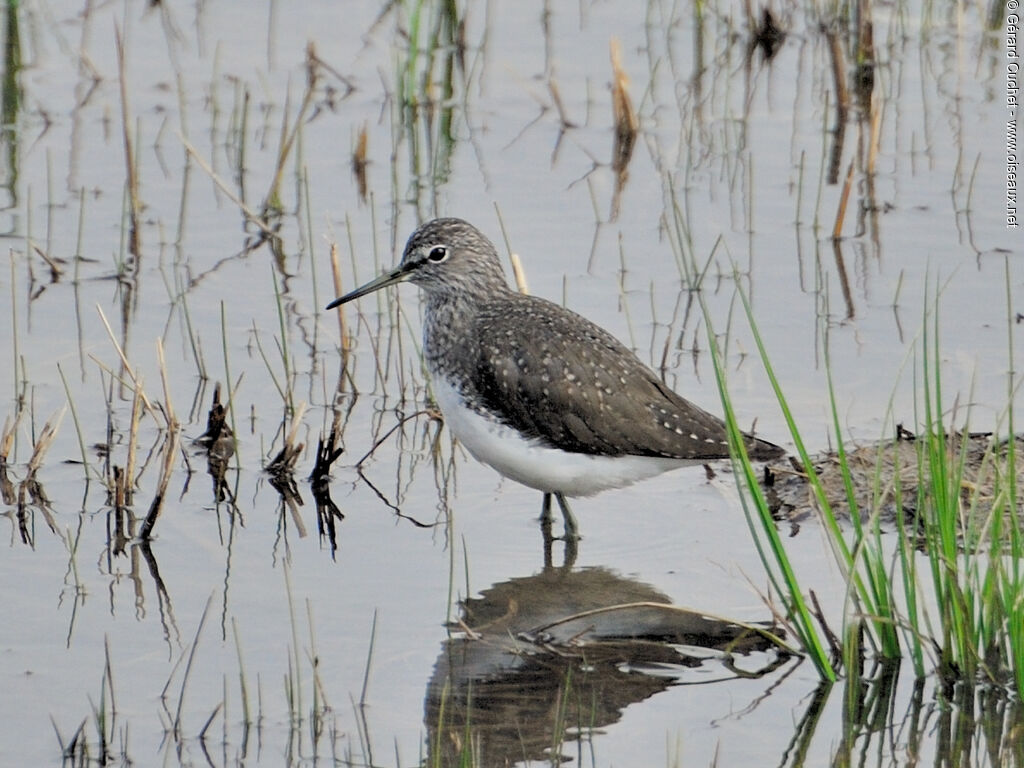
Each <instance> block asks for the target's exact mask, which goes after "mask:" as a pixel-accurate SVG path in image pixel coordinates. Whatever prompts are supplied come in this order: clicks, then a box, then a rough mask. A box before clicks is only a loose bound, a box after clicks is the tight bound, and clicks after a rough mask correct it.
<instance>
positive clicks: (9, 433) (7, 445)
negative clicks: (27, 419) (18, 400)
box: [0, 408, 24, 465]
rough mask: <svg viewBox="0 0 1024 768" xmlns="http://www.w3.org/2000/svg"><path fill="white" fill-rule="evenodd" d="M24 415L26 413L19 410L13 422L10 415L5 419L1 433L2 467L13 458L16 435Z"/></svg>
mask: <svg viewBox="0 0 1024 768" xmlns="http://www.w3.org/2000/svg"><path fill="white" fill-rule="evenodd" d="M22 413H24V411H22V410H21V409H20V408H19V409H18V412H17V413H16V414H15V415H14V419H13V420H12V419H11V416H10V414H8V415H7V416H6V417H5V418H4V428H3V430H2V431H0V465H3V464H6V463H7V460H8V459H9V458H10V456H11V450H12V449H13V448H14V433H15V432H16V431H17V429H18V423H19V422H20V421H21V414H22Z"/></svg>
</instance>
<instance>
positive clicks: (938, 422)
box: [705, 275, 1024, 691]
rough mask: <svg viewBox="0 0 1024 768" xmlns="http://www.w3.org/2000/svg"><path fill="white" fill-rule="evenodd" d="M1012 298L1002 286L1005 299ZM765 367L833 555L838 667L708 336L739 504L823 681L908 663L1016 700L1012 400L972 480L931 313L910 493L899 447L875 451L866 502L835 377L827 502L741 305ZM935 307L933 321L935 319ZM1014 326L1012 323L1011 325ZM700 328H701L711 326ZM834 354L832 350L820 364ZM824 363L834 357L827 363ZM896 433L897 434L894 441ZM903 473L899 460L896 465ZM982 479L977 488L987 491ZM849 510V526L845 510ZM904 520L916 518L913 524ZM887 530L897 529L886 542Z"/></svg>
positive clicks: (1023, 612)
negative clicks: (837, 578)
mask: <svg viewBox="0 0 1024 768" xmlns="http://www.w3.org/2000/svg"><path fill="white" fill-rule="evenodd" d="M1009 284H1010V281H1009V275H1007V285H1009ZM740 296H741V300H742V304H743V307H744V310H745V312H746V315H747V318H748V320H749V322H750V326H751V329H752V332H753V336H754V339H755V342H756V345H757V349H758V353H759V354H760V357H761V361H762V363H763V365H764V366H765V371H766V372H767V375H768V379H769V381H770V383H771V386H772V389H773V391H774V393H775V395H776V398H777V400H778V402H779V405H780V407H781V409H782V412H783V415H784V417H785V420H786V423H787V425H788V427H789V430H790V434H791V437H792V440H793V443H794V445H795V448H796V456H797V458H798V460H799V463H800V465H801V466H802V468H803V471H804V473H805V474H806V478H807V483H808V485H809V488H810V491H811V493H812V494H813V497H814V500H815V507H816V510H817V513H818V515H819V519H820V522H821V524H822V527H823V529H824V532H825V535H826V539H827V540H828V542H829V545H830V547H831V550H832V553H833V555H834V557H835V558H836V561H837V563H838V564H839V566H840V568H841V572H842V574H843V576H844V577H845V579H846V582H847V585H848V588H847V591H846V604H845V605H844V610H843V624H844V625H843V629H842V632H841V633H839V634H840V637H838V638H836V637H829V642H830V643H831V645H832V647H833V651H835V652H834V653H832V654H831V655H829V654H827V653H826V650H825V648H826V645H827V644H826V642H824V641H823V639H822V634H823V629H824V628H823V627H822V626H821V625H820V623H819V622H816V621H815V620H814V618H815V617H813V616H812V613H811V611H810V610H809V609H808V599H807V598H806V597H805V593H806V592H807V591H808V590H806V589H805V587H804V585H801V583H800V582H799V579H798V577H797V575H796V573H795V571H794V569H793V567H792V566H791V564H790V562H789V559H788V556H787V554H786V551H785V549H784V548H783V546H782V543H781V539H780V536H779V533H778V531H777V530H776V520H775V519H774V518H773V515H772V509H771V508H770V507H769V505H768V502H767V501H766V498H765V494H764V492H763V491H762V488H761V485H760V482H759V476H758V474H757V471H756V469H755V468H754V467H753V466H752V465H751V463H750V460H749V458H748V456H747V454H746V450H745V447H744V442H743V437H742V432H741V431H740V429H739V427H738V425H737V423H736V417H735V414H734V412H733V409H732V406H731V403H730V401H729V397H728V392H727V388H726V383H725V369H724V365H723V363H722V355H721V353H720V352H719V351H718V349H717V347H716V345H715V343H714V337H713V335H712V333H711V331H710V323H709V324H708V328H709V338H710V340H711V342H712V343H711V349H712V356H713V362H714V366H715V372H716V377H717V381H718V385H719V391H720V394H721V397H722V402H723V407H724V410H725V417H726V423H727V426H728V429H729V439H730V443H731V445H732V453H733V462H734V468H735V470H736V474H737V476H738V477H740V478H742V486H743V489H742V490H743V492H742V494H741V499H742V503H743V507H744V511H745V513H746V516H747V521H748V524H749V527H750V530H751V533H752V535H753V537H754V541H755V543H756V545H757V548H758V551H759V553H760V555H761V559H762V562H763V563H764V566H765V570H766V571H767V573H768V576H769V581H770V584H771V588H772V589H773V590H774V595H773V597H775V598H777V599H779V600H781V602H782V604H783V606H784V613H785V615H786V618H787V619H788V621H789V622H790V623H791V627H792V630H793V632H794V634H795V635H796V637H797V638H798V640H799V642H800V643H801V645H802V646H803V648H804V650H805V652H806V653H807V654H808V656H809V657H810V658H811V660H812V661H813V663H814V664H815V666H816V668H817V670H818V673H819V675H820V676H821V677H822V679H824V680H829V681H831V680H834V679H835V677H836V675H837V674H839V673H840V672H841V671H842V669H843V668H844V667H845V668H846V671H847V672H848V673H852V672H853V671H854V669H855V668H856V667H858V666H859V665H861V664H862V663H863V660H864V657H865V656H870V657H873V658H875V659H878V660H897V659H902V658H903V657H904V656H906V657H908V658H909V660H910V661H911V663H912V666H913V669H914V672H915V674H916V675H917V676H918V677H923V676H924V675H926V674H928V673H930V672H937V673H938V674H939V676H940V679H941V680H942V681H943V682H944V683H946V684H948V685H952V684H955V683H960V682H966V683H969V684H970V683H995V684H999V685H1006V686H1010V687H1013V688H1016V689H1017V690H1018V691H1019V690H1021V684H1022V683H1024V574H1022V570H1021V557H1022V555H1024V540H1022V537H1021V530H1020V519H1019V511H1020V507H1019V503H1018V500H1019V496H1018V487H1017V486H1018V482H1017V478H1018V473H1019V472H1020V468H1019V466H1018V459H1017V453H1018V451H1019V446H1017V445H1016V441H1015V439H1014V438H1013V436H1014V431H1013V407H1012V402H1013V395H1014V393H1015V390H1016V384H1015V383H1014V381H1013V375H1012V373H1011V375H1010V381H1009V391H1008V394H1009V400H1008V405H1007V409H1006V412H1005V418H1004V419H1003V422H1002V424H1000V425H998V428H999V430H1000V433H1001V434H1005V435H1008V436H1009V439H1007V440H1006V441H1005V442H1000V441H999V440H998V439H995V438H994V439H992V440H991V441H990V442H989V445H988V447H987V448H986V450H985V451H984V454H983V455H982V456H981V457H980V459H979V458H978V457H977V455H974V456H973V461H974V463H975V464H977V463H979V461H980V467H981V468H980V469H978V471H977V472H976V473H975V472H973V471H972V470H973V469H974V467H971V466H968V455H969V450H968V447H969V441H970V440H971V439H972V438H971V435H970V432H969V429H968V424H969V418H968V417H969V415H970V413H969V409H967V413H966V417H965V418H964V419H963V421H964V426H963V428H962V429H960V430H959V431H958V430H955V429H953V428H952V427H947V424H946V421H945V420H944V414H945V413H946V412H947V410H948V412H949V413H951V416H950V418H949V421H950V423H953V422H955V421H956V420H957V418H958V417H959V416H960V414H958V412H957V409H956V407H952V408H947V406H946V405H945V404H944V400H943V395H942V380H941V374H940V354H939V349H940V347H939V334H938V306H939V302H938V299H937V298H936V299H935V300H926V309H925V313H924V325H923V331H922V334H921V341H920V344H919V355H918V358H919V361H920V362H919V367H918V368H917V369H916V371H915V383H916V385H917V387H916V389H917V397H916V409H917V413H916V414H915V416H916V420H917V428H918V434H917V436H916V438H915V439H914V441H913V446H914V451H915V454H914V455H915V456H916V467H911V468H910V469H911V470H912V479H913V487H912V488H911V490H910V495H912V496H914V497H915V498H909V497H908V495H903V494H904V491H905V488H901V483H900V482H899V478H897V481H896V482H895V483H894V484H893V486H894V487H892V488H889V487H883V481H882V479H881V478H882V476H883V472H882V471H881V462H882V457H883V456H885V455H886V454H887V453H888V452H890V451H891V453H892V454H893V455H894V456H895V455H896V448H897V442H898V440H899V438H893V443H892V445H891V446H884V447H883V448H882V449H881V450H879V451H878V454H877V455H878V457H879V458H878V461H879V466H878V467H876V471H875V474H874V478H873V482H874V488H873V493H872V494H871V499H870V500H868V501H867V502H865V500H864V498H863V495H861V497H860V498H859V499H858V494H857V493H856V491H855V487H854V486H855V483H854V473H855V472H857V471H860V472H862V473H863V471H864V470H862V469H858V468H856V467H854V466H852V464H851V462H850V461H849V457H848V454H847V451H846V448H845V445H844V441H843V438H842V430H841V428H840V421H839V409H838V406H837V404H836V398H835V392H834V390H833V386H832V380H831V372H830V371H829V372H828V377H827V378H828V387H829V394H830V401H831V415H832V426H833V429H834V433H835V435H834V439H835V441H836V446H837V449H836V456H835V461H836V462H837V463H838V466H839V470H840V473H841V478H842V481H841V489H840V490H838V491H836V490H832V492H831V493H830V492H829V491H830V490H831V489H826V487H825V485H824V484H823V483H822V480H821V477H820V475H819V472H818V470H817V469H816V467H815V464H814V462H813V461H812V458H811V456H810V454H809V453H808V451H807V448H806V445H805V442H804V440H803V438H802V437H801V434H800V431H799V428H798V426H797V424H796V421H795V419H794V417H793V414H792V411H791V409H790V408H789V405H788V403H787V401H786V398H785V395H784V393H783V392H782V389H781V386H780V385H779V382H778V379H777V378H776V376H775V373H774V371H773V369H772V366H771V362H770V360H769V358H768V354H767V351H766V350H765V347H764V344H763V341H762V339H761V336H760V334H759V332H758V330H757V326H756V323H755V322H754V319H753V314H752V311H751V308H750V304H749V302H748V300H747V297H746V296H745V295H743V294H742V292H741V294H740ZM932 305H934V310H931V309H930V307H931V306H932ZM1011 314H1012V313H1011ZM705 319H706V320H707V319H709V318H707V315H705ZM1009 336H1010V338H1009V347H1010V354H1009V358H1010V359H1009V370H1010V371H1013V351H1012V323H1011V324H1010V332H1009ZM826 352H827V350H826ZM826 357H827V355H826ZM894 431H895V430H894ZM897 461H898V459H897ZM982 477H984V478H985V482H981V480H979V478H982ZM885 500H888V501H891V502H893V504H892V506H891V507H890V508H894V509H895V517H896V520H895V522H896V525H895V530H890V531H889V532H886V531H885V529H884V528H883V526H882V521H883V519H884V517H885V504H884V503H883V502H884V501H885ZM844 505H845V506H846V507H847V508H848V509H849V521H848V522H845V521H842V518H843V515H842V514H841V512H840V507H841V506H844ZM908 510H910V511H909V512H908ZM891 528H892V526H890V529H891Z"/></svg>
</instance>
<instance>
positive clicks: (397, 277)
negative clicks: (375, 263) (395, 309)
mask: <svg viewBox="0 0 1024 768" xmlns="http://www.w3.org/2000/svg"><path fill="white" fill-rule="evenodd" d="M409 272H410V266H409V264H408V263H403V264H399V265H398V266H397V267H395V268H394V269H392V270H391V271H390V272H385V273H384V274H383V275H380V276H379V277H376V278H374V279H373V280H371V281H370V282H368V283H367V284H366V285H363V286H360V287H359V288H356V289H355V290H354V291H350V292H349V293H346V294H345V295H344V296H342V297H341V298H338V299H335V300H334V301H332V302H331V303H330V304H328V305H327V307H326V308H327V309H334V308H335V307H340V306H341V305H342V304H347V303H348V302H350V301H352V300H353V299H358V298H359V297H360V296H365V295H366V294H368V293H373V292H374V291H379V290H380V289H381V288H386V287H387V286H389V285H394V284H395V283H400V282H402V281H403V280H406V279H407V278H408V277H409Z"/></svg>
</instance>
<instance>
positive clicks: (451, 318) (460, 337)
mask: <svg viewBox="0 0 1024 768" xmlns="http://www.w3.org/2000/svg"><path fill="white" fill-rule="evenodd" d="M480 308H481V303H480V300H479V299H478V298H477V297H474V296H472V295H466V294H458V293H453V294H447V293H446V294H436V295H430V296H428V297H427V302H426V307H425V310H424V316H423V354H424V357H425V358H426V363H427V369H428V370H429V371H430V373H431V375H432V376H445V377H446V378H448V379H458V378H459V377H458V376H457V375H453V373H454V372H457V371H461V370H463V366H464V361H465V359H466V357H467V356H470V355H472V354H473V350H472V349H471V347H473V345H475V344H476V341H475V340H474V339H475V338H476V334H475V333H474V328H475V326H476V322H477V317H478V316H479V313H480ZM459 361H463V365H462V366H460V364H459Z"/></svg>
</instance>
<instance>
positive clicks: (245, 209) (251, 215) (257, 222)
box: [178, 132, 278, 237]
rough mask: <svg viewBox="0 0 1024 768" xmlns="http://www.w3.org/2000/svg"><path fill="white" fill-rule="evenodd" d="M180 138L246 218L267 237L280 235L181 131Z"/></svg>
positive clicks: (188, 151) (182, 143) (183, 144)
mask: <svg viewBox="0 0 1024 768" xmlns="http://www.w3.org/2000/svg"><path fill="white" fill-rule="evenodd" d="M178 140H179V141H180V142H181V145H182V146H183V147H184V148H185V151H186V152H187V153H188V154H189V156H190V157H191V158H192V159H193V160H195V161H196V164H197V165H198V166H199V167H200V168H202V169H203V171H204V172H205V173H206V175H207V176H209V177H210V180H211V181H212V182H213V183H214V184H216V185H217V188H218V189H219V190H220V191H221V192H223V193H224V194H225V195H226V196H227V198H228V199H229V200H230V201H231V202H232V203H234V204H235V205H236V206H238V210H240V211H241V212H242V215H243V216H245V220H246V221H247V222H249V223H250V224H253V225H254V226H256V227H258V228H259V229H260V231H261V232H262V233H263V234H264V235H266V236H267V237H278V234H277V232H275V231H274V229H273V227H270V226H268V225H267V223H266V222H265V221H263V218H262V217H261V216H260V215H259V214H258V213H256V211H254V210H252V208H250V207H249V206H248V205H246V204H245V202H244V201H243V200H242V199H241V198H240V197H239V196H238V195H236V194H235V193H234V192H233V191H232V189H231V187H229V186H228V183H227V182H226V181H224V179H222V178H221V177H220V176H219V175H218V174H217V172H216V171H215V170H213V168H212V167H211V166H210V164H209V163H208V162H206V160H205V159H204V158H203V156H202V155H200V154H199V150H197V149H196V148H195V146H193V145H192V143H191V142H190V141H189V140H188V139H186V138H185V137H184V136H183V135H182V134H181V133H180V132H179V133H178Z"/></svg>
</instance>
